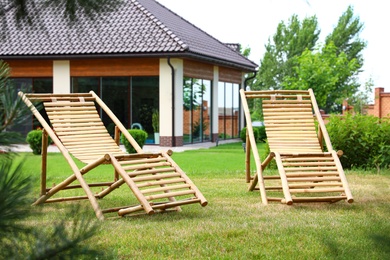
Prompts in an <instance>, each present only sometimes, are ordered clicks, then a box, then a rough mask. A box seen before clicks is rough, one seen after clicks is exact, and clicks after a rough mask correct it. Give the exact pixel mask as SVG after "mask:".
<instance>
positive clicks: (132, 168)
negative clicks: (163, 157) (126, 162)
mask: <svg viewBox="0 0 390 260" xmlns="http://www.w3.org/2000/svg"><path fill="white" fill-rule="evenodd" d="M161 166H171V164H170V163H168V162H158V163H144V164H141V165H133V166H122V168H123V169H124V170H125V171H129V170H141V169H150V168H154V167H161Z"/></svg>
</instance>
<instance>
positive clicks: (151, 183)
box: [137, 178, 185, 188]
mask: <svg viewBox="0 0 390 260" xmlns="http://www.w3.org/2000/svg"><path fill="white" fill-rule="evenodd" d="M183 182H185V179H183V178H175V179H168V180H157V181H148V182H142V183H137V186H138V187H139V188H143V187H151V186H158V185H166V184H173V183H183Z"/></svg>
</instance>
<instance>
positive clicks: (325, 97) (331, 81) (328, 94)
mask: <svg viewBox="0 0 390 260" xmlns="http://www.w3.org/2000/svg"><path fill="white" fill-rule="evenodd" d="M295 60H296V64H297V65H296V66H295V67H294V69H295V72H296V75H295V76H294V77H291V76H288V77H286V78H285V79H284V81H283V82H282V86H283V89H301V90H307V89H309V88H311V89H313V91H314V93H315V95H316V99H317V102H318V106H319V107H321V108H323V109H324V110H325V111H326V112H334V111H341V104H342V101H343V100H344V99H345V98H346V97H350V96H352V95H353V94H354V93H355V92H356V91H357V88H358V85H357V84H356V83H355V81H354V80H351V82H344V84H340V81H345V79H351V78H352V77H351V76H353V75H354V74H355V73H356V71H357V68H358V67H359V64H358V62H357V60H356V59H352V60H348V57H347V55H346V54H345V53H344V52H341V53H338V49H337V47H336V46H335V45H334V44H333V42H330V43H329V44H327V45H325V46H324V47H323V48H322V49H321V50H320V51H309V50H306V51H304V52H303V53H302V55H300V56H297V57H296V58H295Z"/></svg>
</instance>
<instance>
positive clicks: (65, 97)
mask: <svg viewBox="0 0 390 260" xmlns="http://www.w3.org/2000/svg"><path fill="white" fill-rule="evenodd" d="M19 96H20V97H21V98H22V99H23V101H24V102H25V103H26V105H27V106H28V107H29V108H30V109H31V111H32V113H33V114H34V116H35V117H36V118H37V119H38V121H39V122H40V123H41V125H42V127H43V129H44V130H43V137H44V138H43V141H42V173H41V191H40V197H39V198H38V200H37V201H36V202H35V203H34V205H37V204H42V203H48V202H61V201H70V200H79V199H88V200H89V201H90V203H91V205H92V207H93V209H94V211H95V214H96V216H97V217H98V218H99V219H104V216H103V214H104V213H109V212H114V213H115V212H117V213H118V215H120V216H123V215H126V214H131V213H132V214H135V213H136V212H138V211H143V212H145V213H147V214H153V213H154V212H158V211H165V210H166V209H170V208H171V209H175V210H180V206H182V205H186V204H191V203H200V204H201V205H202V206H206V205H207V200H206V199H205V198H204V197H203V195H202V193H201V192H200V191H199V190H198V188H197V187H196V186H195V185H194V184H193V182H192V181H191V180H190V179H189V178H188V177H187V175H186V174H185V173H184V172H183V171H182V170H181V169H180V167H179V166H178V165H177V164H176V163H175V162H174V161H173V160H172V158H171V157H170V152H161V153H157V154H155V153H145V152H143V150H142V148H141V147H140V146H139V145H138V144H137V142H136V141H135V140H134V138H133V137H132V136H131V135H130V134H129V132H128V131H127V129H125V127H124V126H123V125H122V124H121V122H120V121H119V120H118V118H117V117H116V116H115V115H114V114H113V113H112V112H111V111H110V109H109V108H108V107H107V106H106V105H105V104H104V103H103V101H102V100H101V99H100V98H99V97H98V96H97V95H96V94H95V93H94V92H93V91H91V92H90V93H85V94H24V93H22V92H19ZM37 102H42V103H43V107H44V109H45V111H46V113H47V115H48V118H49V121H50V122H47V121H46V120H45V119H44V117H43V116H42V114H41V113H40V112H39V111H38V109H37V107H36V106H35V105H34V103H37ZM97 106H98V107H100V108H101V109H102V110H103V111H104V112H105V113H106V114H107V115H108V116H109V117H110V118H111V120H112V121H113V123H114V124H115V125H116V128H115V138H114V139H113V138H112V137H111V136H110V134H109V133H108V132H107V129H106V128H105V127H104V125H103V122H102V121H101V119H100V116H99V113H98V110H97V108H96V107H97ZM120 133H122V134H123V135H124V136H125V137H126V138H127V140H128V141H129V142H130V143H131V144H132V146H133V147H134V148H135V150H136V151H137V153H135V154H127V153H125V152H123V151H122V150H121V148H120V147H119V145H118V144H119V135H120ZM48 136H50V137H51V139H52V140H53V142H54V144H55V145H56V146H57V147H58V149H59V150H60V152H61V153H62V155H63V156H64V157H65V159H66V160H67V162H68V164H69V166H70V168H71V170H72V172H73V174H72V175H70V176H69V177H68V178H66V179H65V180H63V181H62V182H60V183H59V184H56V185H54V186H53V187H50V188H49V187H47V185H46V180H47V176H46V172H47V170H46V168H47V144H48ZM74 158H77V159H78V160H80V161H81V162H83V163H85V164H86V165H85V166H84V167H82V168H79V167H78V166H77V164H76V162H75V160H74ZM102 164H111V165H112V166H113V170H112V173H111V177H112V178H110V179H109V181H105V182H98V183H88V181H86V178H85V177H87V175H88V174H87V173H88V172H90V171H91V170H92V169H94V168H96V167H98V166H100V165H102ZM86 174H87V175H86ZM91 174H93V173H91ZM107 175H109V174H108V173H107ZM74 182H76V183H74ZM71 184H72V185H71ZM122 185H124V186H128V187H129V188H130V190H131V191H132V193H133V194H134V195H135V198H136V199H135V198H134V196H130V197H132V198H130V199H132V200H133V201H134V203H135V204H136V205H132V206H129V205H122V206H116V207H111V208H107V209H101V207H100V204H99V203H98V199H102V198H103V197H105V196H106V195H108V194H110V193H111V192H113V191H114V190H117V189H118V188H119V187H121V186H122ZM96 187H98V189H100V190H98V191H97V192H95V193H94V192H93V191H92V188H94V189H96ZM68 189H82V190H81V191H82V192H81V193H82V196H74V195H73V196H69V195H68V197H58V196H59V195H58V194H57V193H59V192H60V191H61V192H64V190H68ZM130 190H128V191H129V194H130V195H131V194H132V193H131V192H130ZM122 192H123V191H122ZM54 195H56V196H54ZM62 196H63V195H62ZM104 201H106V200H104ZM138 213H139V212H138Z"/></svg>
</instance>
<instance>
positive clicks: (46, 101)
mask: <svg viewBox="0 0 390 260" xmlns="http://www.w3.org/2000/svg"><path fill="white" fill-rule="evenodd" d="M25 96H26V98H28V99H29V100H31V101H32V102H34V101H38V102H43V106H44V108H45V111H46V113H47V115H48V117H49V119H50V124H49V122H47V125H51V127H52V130H53V131H54V133H55V135H56V137H58V139H59V141H60V142H61V143H62V145H63V146H64V147H65V148H66V149H67V150H68V152H69V153H71V154H72V155H73V156H74V157H76V158H77V159H79V160H80V161H82V162H85V163H89V162H93V161H95V160H96V159H98V158H100V157H101V156H103V155H105V154H113V155H124V154H126V153H125V152H123V151H122V149H121V148H120V147H119V146H118V144H117V143H116V142H115V141H114V139H113V138H112V137H111V136H110V134H109V133H108V131H107V129H106V127H105V126H104V124H103V122H102V121H101V118H100V116H99V113H98V111H97V109H96V105H97V104H96V101H97V100H96V97H95V96H94V95H93V93H86V94H26V95H25ZM33 113H34V111H33ZM34 115H35V116H36V117H37V118H38V120H39V121H40V122H41V121H42V119H43V117H42V116H41V115H40V113H39V112H37V110H36V109H35V113H34ZM41 124H42V122H41ZM47 125H46V127H45V126H44V128H45V130H48V129H46V128H47ZM122 128H123V126H122ZM49 130H50V129H49Z"/></svg>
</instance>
